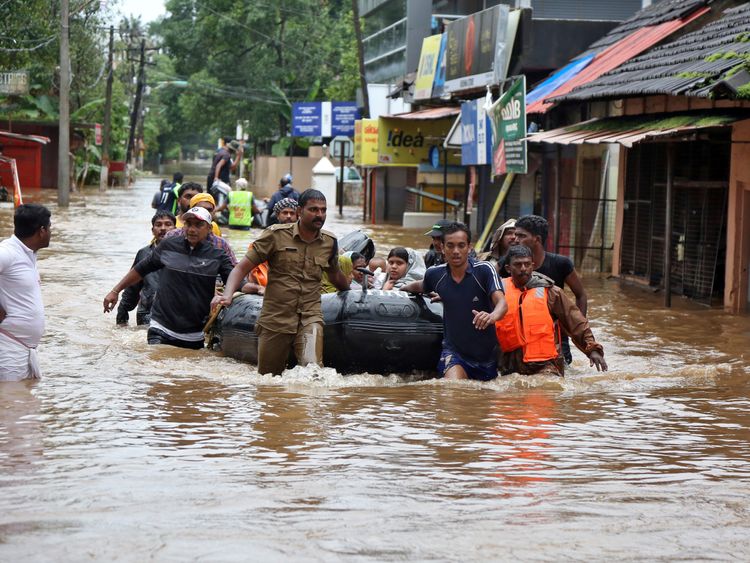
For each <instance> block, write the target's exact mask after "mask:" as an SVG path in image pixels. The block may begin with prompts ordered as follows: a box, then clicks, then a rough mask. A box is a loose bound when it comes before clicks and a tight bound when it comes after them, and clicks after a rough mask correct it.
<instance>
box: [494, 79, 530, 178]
mask: <svg viewBox="0 0 750 563" xmlns="http://www.w3.org/2000/svg"><path fill="white" fill-rule="evenodd" d="M488 113H489V115H490V122H491V123H492V134H493V139H492V173H493V175H495V176H499V175H501V174H507V173H508V172H515V173H517V174H526V171H527V169H528V162H527V155H526V141H525V140H524V139H525V138H526V76H521V77H519V78H518V79H516V80H515V81H514V82H513V84H512V85H511V87H510V88H508V90H507V92H505V93H504V94H503V95H502V96H500V99H499V100H498V101H497V102H495V103H494V104H493V105H492V107H491V108H490V109H489V112H488Z"/></svg>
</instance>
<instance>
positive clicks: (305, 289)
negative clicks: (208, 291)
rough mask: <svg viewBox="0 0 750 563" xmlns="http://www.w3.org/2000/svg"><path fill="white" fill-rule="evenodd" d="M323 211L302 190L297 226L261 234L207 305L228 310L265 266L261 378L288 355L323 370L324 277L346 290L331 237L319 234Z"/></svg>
mask: <svg viewBox="0 0 750 563" xmlns="http://www.w3.org/2000/svg"><path fill="white" fill-rule="evenodd" d="M326 211H327V208H326V198H325V195H323V193H322V192H319V191H318V190H306V191H304V192H303V193H302V195H301V196H300V198H299V207H298V209H297V213H298V219H297V221H296V222H295V223H290V224H286V225H281V224H279V225H273V226H271V227H269V228H267V229H266V230H265V231H263V234H261V236H260V237H258V239H257V240H255V241H254V242H253V245H252V248H251V249H250V250H248V252H247V255H246V256H245V257H244V258H242V260H240V261H239V263H238V264H237V265H236V266H235V267H234V269H233V270H232V273H231V274H230V276H229V279H228V280H227V283H226V286H225V288H224V294H223V295H219V296H216V297H214V299H213V301H212V307H217V306H219V305H224V306H229V305H230V304H231V303H232V295H233V294H234V292H235V291H237V289H238V288H239V287H240V283H241V281H242V279H243V278H244V277H246V276H247V275H248V274H249V273H250V272H251V271H252V270H253V268H255V267H256V266H257V265H258V264H261V263H263V262H265V261H268V265H269V269H268V285H267V286H266V290H265V297H264V299H263V308H262V310H261V314H260V319H259V320H258V324H257V327H256V332H257V333H258V372H260V373H271V374H273V375H280V374H281V372H283V371H284V368H285V367H286V362H287V359H288V357H289V352H290V351H291V350H294V355H295V356H296V358H297V363H298V364H299V365H303V366H304V365H307V364H312V363H314V364H318V365H323V315H322V313H321V309H320V280H321V277H322V275H323V272H324V271H325V272H326V273H327V274H328V278H329V280H330V281H331V283H332V284H333V285H334V287H336V289H338V290H340V291H345V290H347V289H349V283H348V282H347V279H346V277H345V276H344V275H343V274H342V272H341V270H340V269H339V261H338V254H339V252H338V242H337V240H336V237H335V236H334V235H333V234H332V233H330V232H328V231H324V230H323V225H324V223H325V220H326Z"/></svg>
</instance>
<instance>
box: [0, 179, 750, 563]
mask: <svg viewBox="0 0 750 563" xmlns="http://www.w3.org/2000/svg"><path fill="white" fill-rule="evenodd" d="M157 185H158V183H157V182H156V181H155V180H149V179H146V180H141V181H139V182H138V183H137V184H136V185H135V186H134V187H133V188H131V189H117V190H112V191H109V192H107V193H104V194H100V193H98V192H96V191H87V192H85V193H84V194H74V196H73V200H72V203H71V206H70V208H69V209H67V210H61V211H58V210H57V208H56V206H55V205H54V204H53V203H50V206H51V208H52V209H53V219H52V220H53V240H52V246H51V247H50V248H49V249H47V250H44V251H42V252H41V253H40V260H39V269H40V272H41V276H42V283H43V295H44V300H45V306H46V313H47V333H46V336H45V337H44V340H43V342H42V345H41V347H40V359H41V366H42V371H43V374H44V378H43V379H42V380H41V381H40V382H38V383H3V384H0V491H2V492H1V493H0V560H2V561H38V560H55V561H81V560H84V559H85V560H112V559H118V560H124V561H144V560H148V559H154V560H159V561H246V560H259V561H282V560H289V559H291V560H304V561H352V560H356V561H391V560H414V561H451V560H542V561H557V560H560V559H565V560H586V561H591V560H594V561H601V560H605V559H626V560H648V561H672V560H679V561H684V560H691V561H692V560H722V561H726V560H739V561H747V560H749V559H750V541H748V537H750V429H749V428H748V427H749V426H750V385H749V384H748V381H749V377H748V376H749V375H750V352H748V345H749V344H750V320H749V319H748V318H747V317H732V316H728V315H725V314H724V313H723V312H722V311H720V310H716V309H707V308H704V307H701V306H697V305H691V304H690V303H687V302H683V301H681V300H675V307H674V308H673V309H671V310H665V309H663V308H662V307H661V306H660V298H659V296H658V295H652V294H650V293H646V292H643V291H642V290H638V289H635V288H629V287H621V286H620V285H619V283H618V282H616V281H613V280H604V279H596V278H590V277H588V278H585V284H586V286H587V289H588V291H589V294H590V305H589V310H590V315H591V318H592V327H593V330H594V333H595V335H596V336H597V339H598V340H600V341H601V342H602V343H603V344H604V348H605V351H606V356H607V361H608V363H609V365H610V368H611V371H609V372H608V373H604V374H601V373H597V372H596V371H592V369H593V368H590V367H589V365H588V361H587V360H586V359H585V358H584V357H583V356H582V355H581V354H579V353H577V351H574V358H575V359H574V363H573V366H572V367H571V369H570V370H569V373H568V375H567V376H566V377H565V379H558V378H550V377H541V376H539V377H520V376H510V377H507V378H502V379H498V380H496V381H493V382H490V383H482V384H480V383H476V382H444V381H441V380H435V379H432V380H424V381H416V380H415V378H413V377H407V376H400V375H391V376H388V377H383V376H379V375H371V374H366V373H364V374H357V375H353V376H347V377H343V376H341V375H339V374H337V373H336V372H335V371H334V370H332V369H327V368H315V369H313V368H305V369H301V368H295V369H293V370H290V371H288V372H286V373H285V374H284V376H282V377H276V378H272V377H264V376H259V375H258V374H257V372H256V371H255V370H254V369H253V367H252V366H250V365H245V364H241V363H238V362H236V361H233V360H230V359H226V358H223V357H221V355H219V354H217V353H214V352H208V351H185V350H178V349H173V348H165V347H149V346H147V345H146V338H145V330H144V329H142V328H136V327H128V328H117V327H115V324H114V316H113V315H111V314H110V315H106V316H105V315H104V314H102V305H101V303H102V299H103V298H104V294H105V293H106V292H107V290H109V289H110V288H111V287H112V286H113V285H114V283H115V282H116V281H117V280H118V279H119V278H120V277H121V276H122V275H123V274H124V273H125V272H126V271H127V269H128V268H129V267H130V264H131V262H132V260H133V256H134V254H135V252H136V250H137V249H138V248H139V247H141V246H142V245H144V244H146V243H147V242H148V239H149V218H150V216H151V214H152V211H151V209H150V208H149V203H150V200H151V195H152V194H153V192H154V191H155V190H156V187H157ZM53 196H54V194H53V193H50V192H45V193H43V194H40V193H39V192H36V193H30V194H28V196H27V197H28V199H31V200H38V201H44V202H51V201H52V198H53ZM346 211H347V213H346V215H347V217H345V218H338V217H335V216H331V217H330V218H329V223H328V227H329V228H330V229H332V230H333V231H334V232H336V233H337V234H343V233H345V232H347V231H349V230H351V229H352V228H353V227H355V226H357V225H358V224H359V223H358V222H359V221H360V220H361V211H359V210H356V209H348V210H346ZM11 224H12V219H11V210H10V209H8V208H0V238H5V237H6V236H9V234H10V232H11ZM367 229H368V231H369V232H370V233H371V234H372V236H373V238H374V240H375V241H376V243H377V244H378V247H379V248H380V249H381V250H382V249H384V248H385V249H387V248H388V247H389V246H390V245H395V244H409V245H414V246H417V247H420V246H421V247H422V248H424V247H425V246H426V245H427V242H428V241H427V238H426V237H424V236H422V235H421V233H419V232H415V231H404V230H403V229H401V228H399V227H395V226H392V225H389V226H374V227H371V226H367ZM256 234H257V233H255V232H251V233H236V232H230V233H229V235H228V237H229V239H230V241H231V242H232V245H233V246H234V248H235V249H236V250H240V249H242V248H244V246H245V245H246V243H247V242H248V241H249V240H250V239H251V238H252V237H254V236H256ZM131 318H132V317H131Z"/></svg>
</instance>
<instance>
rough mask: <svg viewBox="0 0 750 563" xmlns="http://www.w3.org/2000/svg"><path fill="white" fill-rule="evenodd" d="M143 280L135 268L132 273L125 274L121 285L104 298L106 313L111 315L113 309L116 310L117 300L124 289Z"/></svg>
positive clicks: (120, 282) (131, 270)
mask: <svg viewBox="0 0 750 563" xmlns="http://www.w3.org/2000/svg"><path fill="white" fill-rule="evenodd" d="M142 279H143V278H142V277H141V275H140V274H139V273H138V272H136V271H135V268H131V269H130V271H129V272H128V273H127V274H125V277H124V278H122V279H121V280H120V281H119V283H118V284H117V285H116V286H115V287H113V288H112V291H110V292H109V293H108V294H107V295H105V296H104V312H105V313H109V312H110V311H111V310H112V309H114V308H115V305H117V299H118V298H119V296H120V292H121V291H122V290H123V289H125V288H126V287H129V286H131V285H133V284H134V283H138V282H139V281H141V280H142Z"/></svg>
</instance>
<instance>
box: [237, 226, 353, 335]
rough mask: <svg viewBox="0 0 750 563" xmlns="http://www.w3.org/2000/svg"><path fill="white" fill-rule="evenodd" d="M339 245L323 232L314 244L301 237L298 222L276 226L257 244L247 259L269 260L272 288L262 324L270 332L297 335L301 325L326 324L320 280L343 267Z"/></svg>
mask: <svg viewBox="0 0 750 563" xmlns="http://www.w3.org/2000/svg"><path fill="white" fill-rule="evenodd" d="M338 252H339V249H338V242H337V241H336V237H335V236H334V235H333V234H332V233H329V232H328V231H323V230H321V231H320V233H318V236H317V238H315V239H314V240H313V241H312V242H305V241H304V240H302V239H301V238H300V236H299V225H298V224H297V223H293V224H287V225H273V226H271V227H269V228H267V229H266V230H265V231H263V234H261V235H260V237H258V239H257V240H256V241H255V242H253V246H252V248H251V249H250V250H248V252H247V255H246V257H247V259H248V260H250V262H252V263H253V264H255V265H258V264H261V263H263V262H266V261H268V266H269V268H268V285H267V286H266V293H265V297H264V298H263V309H262V310H261V313H260V319H259V320H258V324H259V325H260V326H262V327H263V328H265V329H267V330H272V331H275V332H283V333H287V334H294V333H296V332H297V329H298V327H299V326H300V325H302V326H305V325H308V324H310V323H314V322H323V314H322V313H321V310H320V278H321V276H322V275H323V270H329V271H336V270H338V267H339V261H338Z"/></svg>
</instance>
